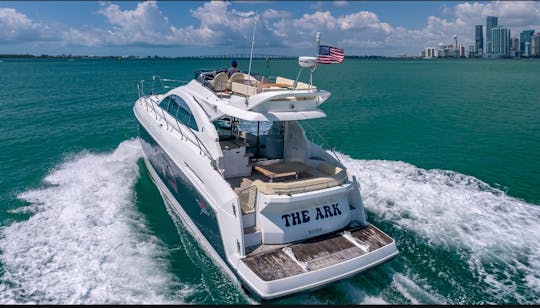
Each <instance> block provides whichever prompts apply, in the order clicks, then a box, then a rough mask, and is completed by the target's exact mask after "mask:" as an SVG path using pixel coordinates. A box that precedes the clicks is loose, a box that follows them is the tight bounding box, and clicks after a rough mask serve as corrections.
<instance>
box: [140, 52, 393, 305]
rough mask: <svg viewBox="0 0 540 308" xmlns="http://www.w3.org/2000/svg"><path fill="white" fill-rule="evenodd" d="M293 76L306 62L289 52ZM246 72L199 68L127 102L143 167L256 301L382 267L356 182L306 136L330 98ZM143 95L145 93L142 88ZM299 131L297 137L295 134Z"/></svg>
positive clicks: (386, 250) (382, 239) (379, 236)
mask: <svg viewBox="0 0 540 308" xmlns="http://www.w3.org/2000/svg"><path fill="white" fill-rule="evenodd" d="M299 64H300V66H301V70H300V71H299V73H298V76H300V75H301V74H300V72H302V69H304V68H307V69H311V74H313V70H314V67H315V66H316V63H315V58H314V57H300V58H299ZM311 80H312V78H311V76H310V81H309V83H307V82H300V81H299V78H298V77H297V78H296V80H293V79H289V78H285V77H275V78H267V77H264V76H259V75H257V74H246V73H242V72H238V73H235V74H233V75H232V76H230V77H229V76H228V75H227V74H226V72H225V71H220V70H201V71H196V72H195V78H194V79H193V80H191V81H190V82H189V83H186V84H184V85H182V86H179V87H174V88H172V89H170V90H169V91H168V92H166V93H162V94H156V93H152V94H150V95H146V94H145V93H144V89H143V87H142V82H141V83H139V96H140V97H139V99H138V100H137V101H136V103H135V106H134V113H135V116H136V118H137V121H138V124H139V125H138V126H139V135H140V139H141V143H142V147H143V150H144V156H145V157H144V161H145V164H146V166H147V168H148V171H149V173H150V176H151V178H152V179H153V181H154V183H155V184H156V186H157V187H158V188H159V191H160V193H161V195H162V197H163V199H164V201H165V202H166V203H167V205H168V206H169V207H171V208H172V209H174V211H175V212H176V214H178V216H179V217H180V218H181V220H182V222H183V223H184V224H185V225H186V226H187V228H188V230H190V232H191V233H192V234H193V235H194V237H195V238H196V239H197V240H198V241H199V242H200V244H201V245H202V247H203V248H205V250H206V251H207V252H208V254H209V255H210V257H212V258H213V260H214V261H215V262H216V264H217V265H219V266H220V267H221V268H222V269H223V270H224V271H225V272H226V273H229V274H231V275H233V276H234V277H236V278H237V279H238V280H239V281H240V282H241V283H242V285H243V286H244V287H246V288H247V289H248V290H249V291H251V292H252V293H253V294H254V295H255V296H256V297H257V298H260V299H263V300H268V299H275V298H279V297H283V296H286V295H290V294H293V293H297V292H301V291H307V290H311V289H314V288H319V287H322V286H324V285H327V284H329V283H332V282H335V281H337V280H340V279H343V278H346V277H350V276H352V275H354V274H357V273H359V272H361V271H364V270H366V269H369V268H371V267H373V266H376V265H378V264H381V263H383V262H385V261H388V260H390V259H391V258H393V257H394V256H396V255H397V254H398V249H397V247H396V244H395V242H394V240H393V239H392V238H391V237H389V236H388V235H386V234H385V233H384V232H382V231H381V230H379V229H378V228H377V227H375V226H373V225H372V224H370V223H369V222H368V221H367V220H366V214H365V210H364V207H363V204H362V198H361V196H360V190H359V183H358V181H357V179H356V177H355V176H353V175H351V174H349V173H347V170H346V168H345V167H344V166H343V164H342V163H341V162H340V161H339V158H338V157H337V156H335V155H332V152H331V151H330V152H329V151H327V150H325V149H323V147H321V146H320V145H318V144H317V143H314V142H313V141H311V140H310V139H309V138H307V136H308V135H309V132H310V131H309V130H308V129H307V128H308V127H309V125H307V123H306V124H304V123H302V124H301V123H300V121H301V120H307V119H315V118H322V117H325V116H326V115H325V113H324V112H323V111H322V110H321V109H319V107H320V106H321V104H322V103H324V102H325V101H326V100H327V99H328V97H329V96H330V92H328V91H325V90H322V89H319V88H318V87H317V86H315V85H313V84H312V81H311ZM152 92H154V91H152ZM305 129H306V130H305Z"/></svg>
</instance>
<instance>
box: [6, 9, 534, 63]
mask: <svg viewBox="0 0 540 308" xmlns="http://www.w3.org/2000/svg"><path fill="white" fill-rule="evenodd" d="M488 15H489V16H498V21H499V26H506V27H509V28H510V31H511V36H512V37H515V36H519V32H521V31H522V30H525V29H533V30H535V32H540V2H536V1H493V2H492V1H479V2H462V1H447V2H445V1H260V0H259V1H211V2H205V1H141V2H138V1H117V2H109V1H0V54H13V53H15V54H27V53H28V54H34V55H41V54H49V55H59V54H66V55H67V54H73V55H96V56H106V55H113V56H121V55H133V56H154V55H158V56H173V57H174V56H191V55H201V56H204V55H216V54H232V53H249V52H250V47H251V40H252V35H253V27H254V25H255V41H254V51H253V52H254V53H263V54H272V55H294V56H298V55H313V54H315V49H316V48H315V46H316V45H315V37H316V33H317V32H320V34H321V43H322V44H327V45H331V46H335V47H339V48H343V49H344V50H345V55H360V56H361V55H381V56H396V55H400V54H406V55H420V53H421V51H422V49H424V48H425V47H436V46H437V45H438V44H439V43H444V44H451V43H452V36H453V35H457V38H458V43H460V44H462V45H463V46H465V48H466V50H468V49H469V46H470V45H473V44H474V26H475V25H477V24H482V25H484V28H485V24H486V16H488ZM484 31H485V29H484ZM484 42H485V38H484Z"/></svg>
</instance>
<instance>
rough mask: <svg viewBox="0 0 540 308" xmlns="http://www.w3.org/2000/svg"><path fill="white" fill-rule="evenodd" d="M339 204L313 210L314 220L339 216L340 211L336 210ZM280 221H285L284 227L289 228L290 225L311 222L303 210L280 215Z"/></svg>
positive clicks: (306, 211) (308, 214) (307, 213)
mask: <svg viewBox="0 0 540 308" xmlns="http://www.w3.org/2000/svg"><path fill="white" fill-rule="evenodd" d="M338 205H339V203H334V204H331V205H325V206H322V207H316V208H315V220H321V219H325V218H328V217H333V216H338V215H341V210H340V209H339V208H338ZM281 219H283V220H284V221H285V227H290V226H291V225H293V226H296V225H299V224H302V223H306V222H309V221H310V220H311V215H310V213H309V210H303V211H300V212H292V213H289V214H284V215H281Z"/></svg>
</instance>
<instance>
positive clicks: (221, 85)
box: [210, 72, 231, 92]
mask: <svg viewBox="0 0 540 308" xmlns="http://www.w3.org/2000/svg"><path fill="white" fill-rule="evenodd" d="M210 83H211V84H212V87H214V91H216V92H221V91H225V90H227V89H229V90H230V89H231V83H230V82H229V76H228V75H227V73H225V72H221V73H219V74H217V75H216V77H215V78H214V80H212V81H210Z"/></svg>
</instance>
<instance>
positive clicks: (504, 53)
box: [490, 27, 510, 58]
mask: <svg viewBox="0 0 540 308" xmlns="http://www.w3.org/2000/svg"><path fill="white" fill-rule="evenodd" d="M490 33H491V39H492V45H493V47H492V51H493V52H492V56H493V57H495V58H508V57H510V29H509V28H506V27H496V28H493V29H491V31H490Z"/></svg>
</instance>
